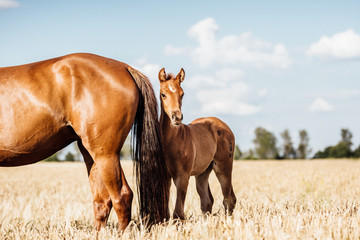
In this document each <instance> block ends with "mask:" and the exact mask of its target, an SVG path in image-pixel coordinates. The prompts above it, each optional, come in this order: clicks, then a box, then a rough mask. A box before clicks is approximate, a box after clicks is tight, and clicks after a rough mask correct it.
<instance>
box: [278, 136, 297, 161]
mask: <svg viewBox="0 0 360 240" xmlns="http://www.w3.org/2000/svg"><path fill="white" fill-rule="evenodd" d="M281 137H282V139H283V142H284V143H283V157H282V158H283V159H291V158H296V151H295V149H294V147H293V143H292V141H291V136H290V133H289V130H287V129H285V130H284V131H283V132H282V133H281Z"/></svg>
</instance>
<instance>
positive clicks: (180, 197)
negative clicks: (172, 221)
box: [173, 176, 189, 219]
mask: <svg viewBox="0 0 360 240" xmlns="http://www.w3.org/2000/svg"><path fill="white" fill-rule="evenodd" d="M174 184H175V186H176V203H175V210H174V215H173V217H174V218H180V219H185V213H184V204H185V197H186V192H187V187H188V184H189V176H178V177H177V178H175V179H174Z"/></svg>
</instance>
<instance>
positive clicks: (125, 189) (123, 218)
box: [85, 132, 133, 230]
mask: <svg viewBox="0 0 360 240" xmlns="http://www.w3.org/2000/svg"><path fill="white" fill-rule="evenodd" d="M126 133H127V132H126ZM103 135H105V133H104V134H103ZM119 135H120V136H121V134H120V133H119ZM105 136H106V135H105ZM125 137H126V135H125V134H124V135H123V136H122V138H121V142H120V143H121V144H119V145H120V146H122V144H123V142H124V141H125ZM105 139H111V138H110V137H105ZM99 145H100V146H105V144H99ZM94 146H95V147H93V148H91V147H90V146H88V147H86V146H85V148H86V149H90V150H88V151H89V153H90V156H92V158H93V160H94V165H93V167H94V166H96V168H95V169H94V173H92V171H90V176H92V175H93V174H94V176H96V180H98V181H100V179H101V180H102V181H100V182H101V184H95V185H96V187H95V189H97V190H100V191H101V193H102V194H104V195H102V194H99V195H98V196H100V199H103V196H107V195H106V194H105V188H104V186H105V187H106V190H107V192H108V195H109V196H110V199H111V203H112V206H113V208H114V209H115V211H116V215H117V217H118V220H119V229H120V230H125V228H126V226H127V225H128V224H129V222H130V220H131V203H132V199H133V192H132V191H131V189H130V187H129V185H128V183H127V181H126V179H125V175H124V172H123V170H122V168H121V165H120V160H119V154H118V153H117V151H114V150H111V149H106V148H105V147H104V148H97V145H94ZM93 156H96V157H93ZM91 181H92V180H91V179H90V182H91ZM96 196H97V195H96ZM99 203H101V200H100V201H98V202H96V203H94V208H95V207H96V206H97V205H98V204H99ZM96 204H97V205H96ZM100 206H104V205H101V204H100ZM100 209H101V208H100ZM96 211H97V209H95V212H96Z"/></svg>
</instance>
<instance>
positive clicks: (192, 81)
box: [184, 68, 244, 89]
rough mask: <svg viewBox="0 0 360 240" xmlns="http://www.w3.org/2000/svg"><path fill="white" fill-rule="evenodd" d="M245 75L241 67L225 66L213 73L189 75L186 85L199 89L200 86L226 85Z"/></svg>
mask: <svg viewBox="0 0 360 240" xmlns="http://www.w3.org/2000/svg"><path fill="white" fill-rule="evenodd" d="M243 76H244V72H243V71H242V70H241V69H235V68H224V69H221V70H219V71H217V72H216V73H215V77H213V76H212V75H195V76H193V77H189V79H188V80H186V81H185V82H184V85H185V86H186V87H188V88H191V89H198V88H200V87H202V88H203V87H226V86H227V84H228V83H229V82H230V81H238V80H239V79H240V78H242V77H243Z"/></svg>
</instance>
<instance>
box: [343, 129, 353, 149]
mask: <svg viewBox="0 0 360 240" xmlns="http://www.w3.org/2000/svg"><path fill="white" fill-rule="evenodd" d="M351 139H352V133H351V132H350V130H349V129H346V128H343V129H341V141H340V142H343V143H344V144H345V146H346V147H347V148H348V149H350V151H351V146H352V141H351Z"/></svg>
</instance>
